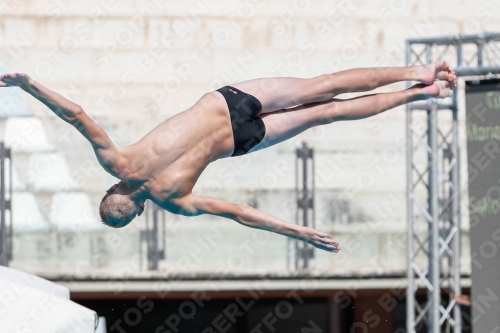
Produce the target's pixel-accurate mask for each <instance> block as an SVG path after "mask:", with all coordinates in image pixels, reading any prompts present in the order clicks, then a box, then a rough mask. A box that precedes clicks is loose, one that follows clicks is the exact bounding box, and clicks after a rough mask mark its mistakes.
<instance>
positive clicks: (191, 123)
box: [119, 92, 234, 212]
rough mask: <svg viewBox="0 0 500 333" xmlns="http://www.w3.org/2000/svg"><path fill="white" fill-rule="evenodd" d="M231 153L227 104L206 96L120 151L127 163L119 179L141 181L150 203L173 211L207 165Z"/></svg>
mask: <svg viewBox="0 0 500 333" xmlns="http://www.w3.org/2000/svg"><path fill="white" fill-rule="evenodd" d="M233 149H234V141H233V136H232V129H231V121H230V117H229V110H228V107H227V104H226V102H225V100H224V98H223V97H222V95H221V94H219V93H218V92H211V93H207V94H205V95H203V96H202V97H201V98H200V99H199V101H198V102H197V103H196V104H194V105H193V106H192V107H190V108H189V109H187V110H185V111H183V112H181V113H179V114H177V115H175V116H173V117H171V118H169V119H167V120H165V121H164V122H162V123H161V124H160V125H158V126H157V127H155V128H154V129H153V130H151V131H150V132H149V133H148V134H146V135H145V136H144V137H143V138H142V139H141V140H139V141H138V142H137V143H135V144H133V145H130V146H127V147H123V148H120V150H121V153H122V154H123V156H124V157H125V158H126V159H127V160H128V165H129V169H128V171H127V172H126V173H125V174H126V175H127V176H126V178H123V179H122V180H125V181H128V182H138V183H140V184H141V186H142V187H143V189H145V190H146V191H147V192H148V193H149V195H150V199H151V200H152V201H154V202H155V203H156V204H157V205H159V206H160V207H162V208H164V209H166V210H169V211H173V212H175V211H176V210H177V209H178V207H177V205H176V203H175V202H176V199H177V198H182V197H184V196H185V195H187V194H189V193H191V190H192V189H193V187H194V185H195V183H196V181H197V180H198V177H199V176H200V175H201V173H202V172H203V170H204V169H205V168H206V166H207V165H208V164H209V163H211V162H213V161H215V160H217V159H220V158H224V157H229V156H231V154H232V152H233ZM119 178H121V177H119Z"/></svg>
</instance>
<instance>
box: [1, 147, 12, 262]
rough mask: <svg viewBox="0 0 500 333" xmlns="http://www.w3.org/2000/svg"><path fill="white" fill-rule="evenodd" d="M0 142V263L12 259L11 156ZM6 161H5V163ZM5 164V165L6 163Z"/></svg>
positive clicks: (9, 151)
mask: <svg viewBox="0 0 500 333" xmlns="http://www.w3.org/2000/svg"><path fill="white" fill-rule="evenodd" d="M11 156H12V155H11V150H10V148H7V147H5V144H4V143H3V142H0V265H1V266H9V261H11V260H12V235H13V233H12V205H11V202H12V157H11ZM6 162H7V163H6ZM6 164H7V165H6Z"/></svg>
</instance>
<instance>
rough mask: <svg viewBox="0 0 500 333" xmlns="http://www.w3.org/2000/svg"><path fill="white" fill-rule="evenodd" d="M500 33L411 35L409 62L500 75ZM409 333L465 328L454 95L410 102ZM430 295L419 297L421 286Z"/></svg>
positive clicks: (466, 73)
mask: <svg viewBox="0 0 500 333" xmlns="http://www.w3.org/2000/svg"><path fill="white" fill-rule="evenodd" d="M499 42H500V34H481V35H474V36H451V37H441V38H423V39H410V40H407V41H406V64H407V65H421V64H426V63H431V62H434V61H437V60H440V59H443V60H445V61H447V62H448V63H449V64H450V66H451V67H452V68H454V70H455V72H456V73H457V75H458V76H479V75H490V74H496V73H500V43H499ZM406 112H407V126H406V128H407V209H408V212H407V214H408V215H407V222H408V244H407V245H408V271H407V277H408V286H407V293H406V294H407V302H406V305H407V322H406V325H407V331H408V332H409V333H413V332H417V331H419V332H421V331H425V328H424V326H427V328H428V332H429V333H438V332H453V333H459V332H461V327H462V324H461V313H460V308H459V306H458V305H457V304H456V302H455V300H454V297H455V296H458V295H460V294H461V286H460V207H459V206H460V174H459V150H458V119H457V94H456V93H455V94H454V95H453V97H452V98H451V99H450V100H449V101H447V100H443V101H437V100H435V99H431V100H426V101H423V102H415V103H411V104H408V105H407V109H406ZM421 287H423V288H425V289H426V290H427V299H426V301H424V302H421V303H419V302H417V300H416V293H417V290H418V289H419V288H421Z"/></svg>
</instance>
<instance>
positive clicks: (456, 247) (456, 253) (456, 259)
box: [450, 94, 462, 333]
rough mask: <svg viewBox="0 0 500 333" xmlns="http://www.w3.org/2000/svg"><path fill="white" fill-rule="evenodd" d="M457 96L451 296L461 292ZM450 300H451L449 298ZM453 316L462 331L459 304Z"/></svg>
mask: <svg viewBox="0 0 500 333" xmlns="http://www.w3.org/2000/svg"><path fill="white" fill-rule="evenodd" d="M456 99H457V97H456V94H454V96H453V102H454V103H453V104H454V109H453V111H452V112H453V129H452V131H453V136H452V137H453V142H452V151H453V157H454V158H455V165H454V166H453V170H452V175H451V176H452V184H453V193H452V195H453V198H452V200H453V201H452V221H453V226H452V227H455V228H456V234H455V236H454V238H453V241H452V244H451V249H452V252H453V253H452V265H453V267H452V268H453V282H454V283H453V296H460V295H461V294H462V286H461V285H460V237H461V230H460V173H459V165H460V160H459V158H460V156H459V153H458V110H457V103H456V102H457V101H456ZM450 301H452V300H450ZM453 318H454V320H455V327H454V328H453V332H454V333H461V332H462V314H461V311H460V306H458V305H455V307H454V309H453Z"/></svg>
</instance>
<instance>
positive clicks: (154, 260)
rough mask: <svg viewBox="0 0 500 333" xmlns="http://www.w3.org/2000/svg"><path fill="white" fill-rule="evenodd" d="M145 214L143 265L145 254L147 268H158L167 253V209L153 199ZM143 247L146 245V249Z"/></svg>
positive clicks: (142, 232)
mask: <svg viewBox="0 0 500 333" xmlns="http://www.w3.org/2000/svg"><path fill="white" fill-rule="evenodd" d="M144 214H145V215H146V226H145V227H146V228H145V229H144V230H141V234H140V241H141V247H140V249H141V253H140V257H141V267H143V266H144V265H143V264H142V260H143V258H144V256H145V257H146V260H144V263H145V264H146V265H147V269H148V270H150V271H152V270H158V269H159V263H160V260H163V259H165V255H166V253H165V252H166V251H165V246H166V225H165V221H166V218H165V211H164V210H163V209H162V208H161V207H159V206H158V205H156V204H155V203H153V202H152V201H147V202H146V209H145V211H144ZM143 247H145V249H144V250H143Z"/></svg>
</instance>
